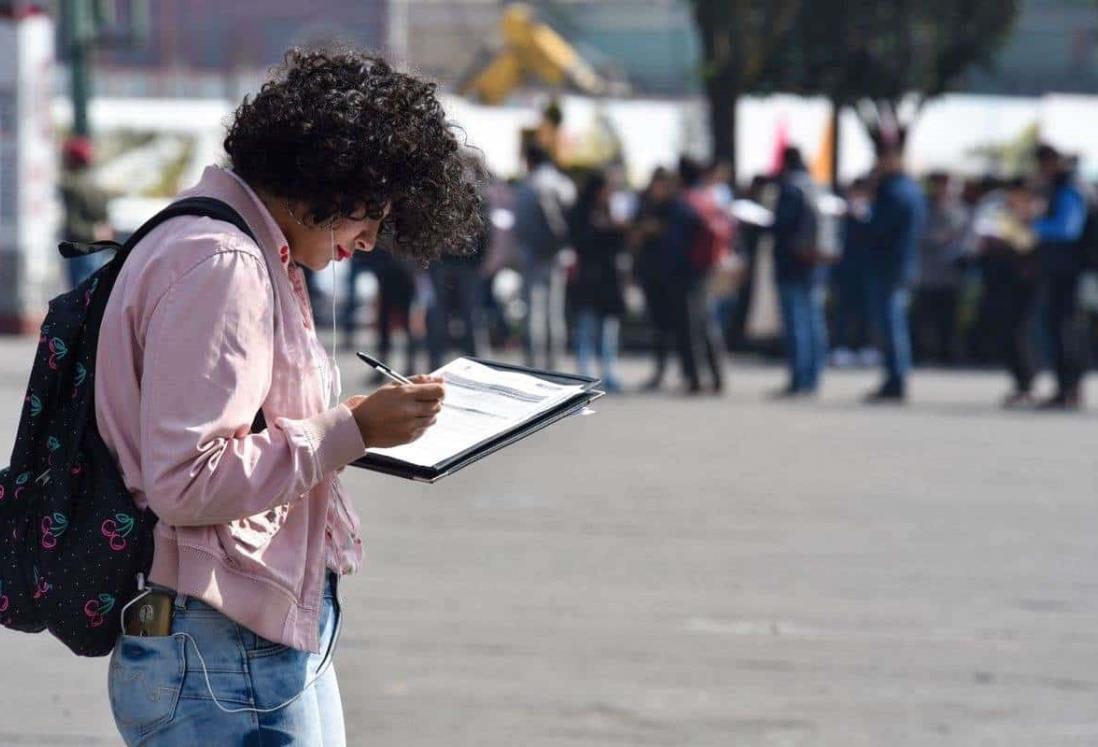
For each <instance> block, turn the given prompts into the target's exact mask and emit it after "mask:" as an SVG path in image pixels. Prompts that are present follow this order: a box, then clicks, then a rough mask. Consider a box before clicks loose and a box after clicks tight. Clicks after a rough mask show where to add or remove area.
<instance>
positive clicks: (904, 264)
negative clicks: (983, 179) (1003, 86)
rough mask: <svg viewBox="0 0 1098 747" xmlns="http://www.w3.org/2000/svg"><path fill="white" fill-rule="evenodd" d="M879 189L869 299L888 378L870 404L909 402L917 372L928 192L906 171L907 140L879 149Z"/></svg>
mask: <svg viewBox="0 0 1098 747" xmlns="http://www.w3.org/2000/svg"><path fill="white" fill-rule="evenodd" d="M876 178H877V189H876V195H875V197H874V201H873V217H872V219H871V220H870V224H869V232H868V233H869V236H868V239H869V263H868V264H869V303H870V313H871V315H872V318H873V323H874V326H875V327H876V328H877V332H878V334H879V335H880V337H881V343H882V347H883V349H884V350H883V352H884V374H885V379H884V382H883V383H882V384H881V387H880V389H878V390H877V391H875V392H873V393H872V394H870V395H869V396H868V397H867V398H866V401H867V402H903V401H904V399H905V397H906V396H907V375H908V372H909V371H910V370H911V333H910V329H909V325H908V316H907V312H908V306H909V305H910V295H911V291H910V288H911V285H912V283H913V282H914V280H915V276H916V270H917V257H918V254H917V252H918V246H919V240H920V238H921V236H922V232H923V225H924V223H925V219H926V201H925V200H924V198H923V193H922V190H921V189H920V187H919V185H918V184H917V183H916V182H915V180H914V179H912V178H911V177H910V176H908V175H907V174H905V173H904V166H903V142H902V140H901V141H900V142H896V143H882V144H880V145H878V148H877V167H876Z"/></svg>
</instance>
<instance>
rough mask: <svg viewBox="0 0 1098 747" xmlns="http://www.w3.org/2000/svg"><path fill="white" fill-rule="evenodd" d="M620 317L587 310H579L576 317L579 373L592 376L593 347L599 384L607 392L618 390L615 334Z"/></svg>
mask: <svg viewBox="0 0 1098 747" xmlns="http://www.w3.org/2000/svg"><path fill="white" fill-rule="evenodd" d="M620 330H621V320H620V319H618V318H617V317H616V316H601V315H599V314H597V313H595V312H594V311H593V310H591V309H582V310H581V311H580V312H579V313H578V314H577V316H576V366H577V367H578V368H579V372H580V375H582V376H593V375H594V370H593V369H594V365H593V364H592V361H593V359H594V357H595V351H596V349H597V350H598V351H599V353H600V358H599V364H600V367H601V370H602V383H603V384H604V385H605V386H606V388H607V390H608V391H618V390H619V389H621V384H620V383H619V382H618V375H617V365H618V337H619V333H620Z"/></svg>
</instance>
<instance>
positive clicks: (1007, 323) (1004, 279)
mask: <svg viewBox="0 0 1098 747" xmlns="http://www.w3.org/2000/svg"><path fill="white" fill-rule="evenodd" d="M997 192H998V199H997V200H996V201H995V202H994V203H992V202H989V203H987V205H988V206H990V205H994V206H996V208H995V211H994V212H991V211H990V208H989V207H986V206H985V208H984V209H983V210H982V211H981V214H980V217H979V220H978V221H977V223H976V225H975V226H974V227H973V230H974V232H975V238H976V245H975V248H976V251H977V253H978V257H979V263H980V271H981V273H982V276H983V285H984V298H985V313H986V316H988V317H989V319H991V320H992V323H993V324H994V327H993V328H992V329H991V330H990V332H991V335H992V336H993V337H994V340H995V343H996V348H997V352H998V353H999V355H1000V357H1001V358H1002V360H1003V361H1004V362H1005V363H1006V366H1007V369H1008V370H1009V371H1010V375H1011V379H1012V380H1013V382H1014V389H1013V391H1011V392H1010V393H1009V394H1008V395H1007V396H1006V397H1005V398H1004V399H1003V407H1006V408H1008V409H1012V408H1019V407H1029V406H1031V405H1033V404H1035V400H1034V398H1033V394H1032V390H1033V380H1034V378H1035V377H1036V375H1037V370H1038V367H1037V354H1036V351H1035V350H1034V340H1033V321H1034V316H1035V314H1036V311H1037V300H1038V297H1039V294H1038V275H1039V272H1038V267H1037V260H1036V253H1035V252H1034V248H1035V247H1036V244H1037V237H1036V235H1035V234H1034V233H1033V231H1032V229H1031V228H1030V222H1031V220H1032V218H1033V213H1034V208H1033V205H1034V195H1033V193H1032V191H1031V190H1030V189H1029V187H1028V185H1027V184H1026V183H1025V181H1024V180H1023V179H1015V180H1013V181H1011V182H1008V183H1006V185H1005V186H1004V187H1003V188H1001V189H999V190H997Z"/></svg>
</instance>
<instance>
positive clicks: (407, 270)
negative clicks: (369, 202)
mask: <svg viewBox="0 0 1098 747" xmlns="http://www.w3.org/2000/svg"><path fill="white" fill-rule="evenodd" d="M378 249H379V251H374V252H370V253H369V254H368V255H367V257H368V258H369V259H368V260H367V262H366V268H367V269H368V270H369V271H370V272H372V273H374V277H376V278H377V314H376V317H375V320H376V323H377V356H378V357H379V358H380V359H381V360H383V361H389V360H390V356H391V354H392V351H393V331H394V330H398V329H401V328H403V329H404V333H405V348H404V368H402V369H400V370H404V371H414V370H416V367H415V362H416V358H417V357H418V353H419V339H418V338H419V336H418V335H417V334H416V332H415V329H414V324H413V320H412V304H413V302H414V301H415V297H416V283H415V270H414V268H413V265H412V264H411V263H410V262H408V261H406V260H405V259H403V258H401V257H397V256H394V255H393V253H392V251H391V250H389V249H388V248H385V247H382V246H379V247H378ZM367 379H368V380H369V381H370V382H372V383H382V382H384V381H386V379H385V378H384V376H382V375H381V374H379V373H377V372H370V373H368V374H367Z"/></svg>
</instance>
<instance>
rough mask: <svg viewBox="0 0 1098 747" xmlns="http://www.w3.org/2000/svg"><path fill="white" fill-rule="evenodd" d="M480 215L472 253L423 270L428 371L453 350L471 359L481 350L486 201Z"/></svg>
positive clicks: (488, 238) (475, 170) (488, 227)
mask: <svg viewBox="0 0 1098 747" xmlns="http://www.w3.org/2000/svg"><path fill="white" fill-rule="evenodd" d="M469 168H470V173H471V174H474V173H475V174H479V173H480V172H482V171H483V169H482V168H481V167H480V166H479V164H477V163H471V164H470V167H469ZM470 178H473V177H470ZM480 211H481V216H480V217H481V223H482V225H483V226H484V230H483V231H482V232H481V233H480V235H479V236H478V237H477V240H476V244H475V245H474V246H473V247H472V250H471V251H470V252H469V253H468V254H444V255H442V258H441V259H440V260H438V261H437V262H432V263H431V265H430V266H429V267H428V268H427V271H428V273H429V275H430V279H431V290H432V294H431V295H432V302H431V305H430V307H429V308H428V309H427V356H428V359H429V365H428V368H430V369H431V370H432V371H434V370H435V369H437V368H440V367H441V366H442V365H443V363H444V362H445V361H444V360H443V359H444V358H445V356H446V355H447V354H448V353H449V352H450V350H451V349H453V348H457V349H458V350H460V351H461V352H462V354H463V355H470V356H475V355H477V354H478V349H479V348H480V347H482V345H480V344H479V343H478V336H479V335H480V334H481V328H482V324H481V314H480V308H481V297H482V292H483V283H482V278H481V274H480V273H481V266H482V265H483V263H484V258H485V255H486V254H487V252H488V243H489V242H490V241H491V239H492V232H491V228H492V220H491V209H490V207H489V205H488V201H487V200H484V199H482V200H481V202H480ZM451 319H457V320H459V321H460V322H461V337H459V338H456V339H455V337H454V335H453V332H452V330H451V327H450V321H451ZM409 370H410V369H409Z"/></svg>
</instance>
